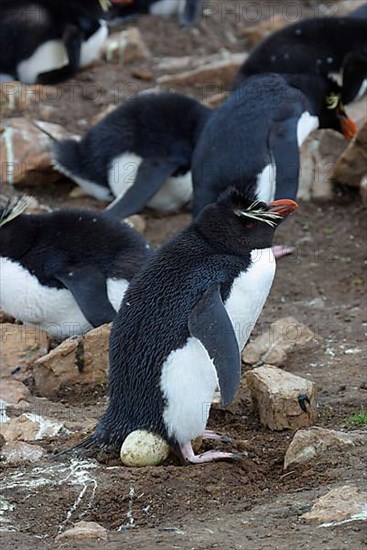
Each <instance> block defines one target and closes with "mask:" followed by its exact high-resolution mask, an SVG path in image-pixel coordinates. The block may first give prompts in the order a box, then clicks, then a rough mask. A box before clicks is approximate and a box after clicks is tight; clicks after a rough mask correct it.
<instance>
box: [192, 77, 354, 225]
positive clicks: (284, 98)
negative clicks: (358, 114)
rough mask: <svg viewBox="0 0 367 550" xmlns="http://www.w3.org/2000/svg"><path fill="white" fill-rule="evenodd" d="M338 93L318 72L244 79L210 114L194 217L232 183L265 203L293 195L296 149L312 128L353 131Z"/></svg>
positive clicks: (196, 166)
mask: <svg viewBox="0 0 367 550" xmlns="http://www.w3.org/2000/svg"><path fill="white" fill-rule="evenodd" d="M337 92H338V86H337V85H336V84H334V83H333V82H332V81H330V82H329V83H326V82H325V80H324V79H323V78H321V77H319V76H317V75H277V74H265V75H256V76H253V77H251V78H248V79H247V80H246V81H245V82H244V83H243V85H242V86H241V87H240V88H238V89H237V90H235V91H234V92H232V94H231V96H230V97H229V99H227V100H226V101H225V102H224V103H223V104H222V105H221V106H220V107H219V108H218V109H217V110H216V111H215V112H214V113H213V115H212V117H211V118H210V120H209V121H208V123H207V125H206V126H205V128H204V130H203V133H202V135H201V137H200V140H199V143H198V145H197V147H196V149H195V153H194V157H193V161H192V174H193V183H194V204H193V214H194V216H197V215H198V214H199V212H200V211H201V210H202V209H203V208H204V207H205V206H206V205H207V204H209V203H212V202H215V201H216V199H217V198H218V196H219V195H220V194H221V193H222V192H223V191H224V190H225V189H226V188H227V187H229V186H232V185H233V186H235V187H237V188H239V189H242V190H244V191H246V190H247V192H251V193H253V194H254V195H255V196H256V197H257V198H258V199H259V200H261V201H264V202H270V201H271V200H274V199H286V198H288V199H295V198H296V196H297V189H298V179H299V147H300V146H301V145H302V143H303V141H304V140H305V139H306V138H307V136H308V135H309V134H310V132H311V131H312V130H314V129H316V128H318V127H320V128H333V129H335V130H338V131H339V132H342V133H344V135H345V137H347V138H350V137H351V136H352V135H353V134H354V133H355V132H356V126H355V124H354V123H353V122H352V121H351V120H350V119H349V118H348V117H347V115H346V113H345V111H344V109H343V106H342V104H341V102H340V96H338V94H337Z"/></svg>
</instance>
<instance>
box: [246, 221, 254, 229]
mask: <svg viewBox="0 0 367 550" xmlns="http://www.w3.org/2000/svg"><path fill="white" fill-rule="evenodd" d="M246 227H248V228H249V229H251V227H254V224H253V223H252V222H249V223H246Z"/></svg>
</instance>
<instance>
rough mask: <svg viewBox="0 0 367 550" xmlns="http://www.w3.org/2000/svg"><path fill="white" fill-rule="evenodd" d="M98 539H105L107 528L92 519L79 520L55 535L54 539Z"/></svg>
mask: <svg viewBox="0 0 367 550" xmlns="http://www.w3.org/2000/svg"><path fill="white" fill-rule="evenodd" d="M68 539H70V540H84V539H98V540H107V529H105V528H104V527H102V525H99V524H98V523H95V522H94V521H79V522H78V523H75V524H74V527H72V528H71V529H68V530H67V531H64V533H61V534H60V535H57V537H56V539H55V540H56V541H64V540H68Z"/></svg>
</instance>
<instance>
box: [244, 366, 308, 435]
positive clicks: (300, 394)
mask: <svg viewBox="0 0 367 550" xmlns="http://www.w3.org/2000/svg"><path fill="white" fill-rule="evenodd" d="M246 383H247V385H248V387H249V389H250V392H251V397H252V401H253V405H254V408H255V410H256V411H257V413H258V414H259V417H260V422H261V424H262V425H263V426H266V427H267V428H270V429H271V430H285V429H291V430H296V429H298V428H302V427H306V426H310V425H311V424H313V423H314V422H315V419H316V387H315V384H314V383H313V382H310V381H309V380H305V379H304V378H301V377H300V376H295V375H294V374H291V373H289V372H285V371H283V370H281V369H278V368H277V367H274V366H272V365H264V366H262V367H258V368H255V369H252V370H251V371H248V372H247V373H246ZM304 398H307V399H308V401H305V399H304ZM301 404H303V407H304V408H305V409H306V410H303V409H302V408H301Z"/></svg>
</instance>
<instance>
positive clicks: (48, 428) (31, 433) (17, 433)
mask: <svg viewBox="0 0 367 550" xmlns="http://www.w3.org/2000/svg"><path fill="white" fill-rule="evenodd" d="M62 427H63V425H62V424H61V423H60V422H54V421H53V420H49V419H47V418H44V417H43V416H39V415H36V414H32V413H25V414H22V415H20V416H17V417H15V418H11V419H10V420H8V421H7V422H5V423H3V424H1V425H0V434H1V435H2V436H3V437H4V439H5V441H36V440H38V439H43V438H45V437H53V436H54V435H56V434H58V433H59V431H60V430H61V428H62Z"/></svg>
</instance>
